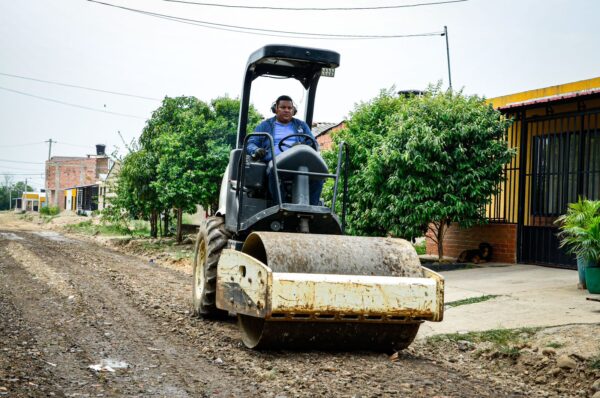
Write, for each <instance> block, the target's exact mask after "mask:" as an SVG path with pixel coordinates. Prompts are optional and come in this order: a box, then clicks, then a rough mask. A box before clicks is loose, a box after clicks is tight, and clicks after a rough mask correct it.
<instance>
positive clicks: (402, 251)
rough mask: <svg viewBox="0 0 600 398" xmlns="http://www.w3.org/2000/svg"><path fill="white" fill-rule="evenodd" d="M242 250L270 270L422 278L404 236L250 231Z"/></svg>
mask: <svg viewBox="0 0 600 398" xmlns="http://www.w3.org/2000/svg"><path fill="white" fill-rule="evenodd" d="M242 251H243V252H244V253H246V254H249V255H251V256H252V257H254V258H256V259H257V260H259V261H262V262H263V263H264V264H266V265H267V266H269V268H271V269H272V270H273V272H296V273H307V274H342V275H377V276H401V277H423V269H422V268H421V262H420V261H419V257H418V256H417V252H416V251H415V249H414V247H413V246H412V244H411V243H410V242H408V241H406V240H403V239H393V238H372V237H360V236H344V235H316V234H294V233H282V232H253V233H252V234H251V235H250V236H249V237H248V238H247V239H246V241H245V242H244V246H243V247H242Z"/></svg>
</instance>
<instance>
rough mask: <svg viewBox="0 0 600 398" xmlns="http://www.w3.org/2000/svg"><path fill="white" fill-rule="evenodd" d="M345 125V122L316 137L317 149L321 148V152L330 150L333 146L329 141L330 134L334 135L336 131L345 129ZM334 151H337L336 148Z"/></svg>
mask: <svg viewBox="0 0 600 398" xmlns="http://www.w3.org/2000/svg"><path fill="white" fill-rule="evenodd" d="M345 125H346V124H345V122H342V123H340V124H339V125H337V126H335V127H332V128H330V129H329V130H327V131H324V132H323V133H321V134H320V135H319V136H318V137H317V142H318V143H319V147H320V148H321V150H322V151H326V150H329V149H331V146H332V145H333V141H332V140H331V133H334V132H336V131H338V130H341V129H343V128H344V127H345ZM336 150H337V148H336Z"/></svg>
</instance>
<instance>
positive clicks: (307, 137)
mask: <svg viewBox="0 0 600 398" xmlns="http://www.w3.org/2000/svg"><path fill="white" fill-rule="evenodd" d="M293 137H302V138H304V142H298V141H296V142H295V143H294V144H287V143H284V142H285V141H288V140H289V139H290V138H293ZM307 140H308V141H310V144H307V143H306V141H307ZM298 144H304V145H310V146H311V147H312V149H314V150H315V151H316V150H317V141H315V139H314V138H313V137H311V136H310V135H308V134H290V135H287V136H285V137H283V138H282V139H281V141H279V145H278V146H279V151H280V152H283V151H284V150H285V149H283V148H291V147H293V146H294V145H298Z"/></svg>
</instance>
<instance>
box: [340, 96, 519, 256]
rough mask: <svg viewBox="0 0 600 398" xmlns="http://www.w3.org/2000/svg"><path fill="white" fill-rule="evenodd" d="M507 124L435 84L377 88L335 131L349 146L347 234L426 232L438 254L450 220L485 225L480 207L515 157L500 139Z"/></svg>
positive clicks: (476, 100) (487, 108) (474, 99)
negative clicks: (417, 92)
mask: <svg viewBox="0 0 600 398" xmlns="http://www.w3.org/2000/svg"><path fill="white" fill-rule="evenodd" d="M509 125H510V121H509V120H506V119H505V118H504V117H503V116H502V115H501V114H500V113H499V112H498V111H496V110H494V109H493V108H492V107H491V105H488V104H486V103H485V101H484V99H483V98H481V97H478V96H467V95H464V94H463V93H462V92H451V91H447V92H442V91H441V90H440V89H439V86H438V87H430V89H429V90H428V91H427V92H426V93H425V94H424V95H421V96H400V97H398V96H395V95H394V94H393V91H392V90H388V91H383V92H382V93H381V94H380V95H379V96H378V97H377V98H375V99H374V100H372V101H370V102H368V103H363V104H360V105H358V106H357V107H356V109H355V111H354V112H353V113H352V114H351V118H350V120H349V121H348V124H347V128H346V129H345V130H342V131H341V132H340V133H338V134H336V135H334V142H336V143H337V142H339V141H341V140H343V141H346V142H348V143H349V144H350V147H351V156H350V163H351V170H352V174H351V177H350V178H349V203H350V206H349V209H348V224H349V231H350V232H351V233H354V234H361V235H391V236H398V237H404V238H412V237H417V236H422V235H423V233H425V232H426V231H427V230H428V229H429V230H430V232H431V233H430V236H431V238H432V239H433V240H434V242H435V243H436V244H437V245H438V255H439V256H440V258H441V257H442V256H443V254H444V246H443V238H444V234H445V232H446V230H447V227H448V226H449V225H450V223H454V222H455V223H458V224H459V225H460V226H461V227H470V226H473V225H475V224H479V223H483V222H485V216H484V212H483V209H484V207H485V205H486V204H487V203H489V201H490V198H491V196H492V195H493V194H494V193H496V192H497V191H498V187H499V183H500V182H501V181H502V167H503V166H504V165H505V164H506V163H507V162H509V161H510V159H511V158H512V156H514V151H513V150H511V149H509V148H508V146H507V143H506V141H505V139H504V134H505V131H506V129H507V127H508V126H509ZM328 159H329V161H330V162H331V161H332V155H328Z"/></svg>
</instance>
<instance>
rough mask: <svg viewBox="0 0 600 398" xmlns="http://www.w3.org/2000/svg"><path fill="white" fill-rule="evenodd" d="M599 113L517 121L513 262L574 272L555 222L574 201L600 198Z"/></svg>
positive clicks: (572, 261) (574, 113)
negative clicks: (515, 225) (517, 159)
mask: <svg viewBox="0 0 600 398" xmlns="http://www.w3.org/2000/svg"><path fill="white" fill-rule="evenodd" d="M599 114H600V111H599V110H594V111H586V110H582V111H578V112H573V113H563V114H559V115H544V116H542V115H539V116H535V117H528V118H527V119H521V123H520V127H521V129H522V130H521V132H520V133H521V134H520V138H521V143H520V146H521V149H522V152H521V155H520V164H521V165H523V166H524V169H523V168H522V167H521V168H520V170H519V171H520V173H519V188H520V189H519V214H518V220H517V233H518V236H517V242H518V243H517V244H518V247H517V261H518V262H520V263H530V264H542V265H552V266H559V267H565V268H576V263H575V258H574V256H573V255H570V254H567V253H566V251H565V250H563V249H559V247H558V246H559V242H558V239H557V237H556V233H557V232H558V229H557V226H556V225H555V221H556V219H557V218H558V216H560V215H561V214H564V213H565V212H566V210H567V205H568V204H569V203H573V202H576V201H577V200H578V198H579V197H584V198H587V199H594V200H597V199H600V128H599V127H600V125H599V120H598V116H599Z"/></svg>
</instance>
